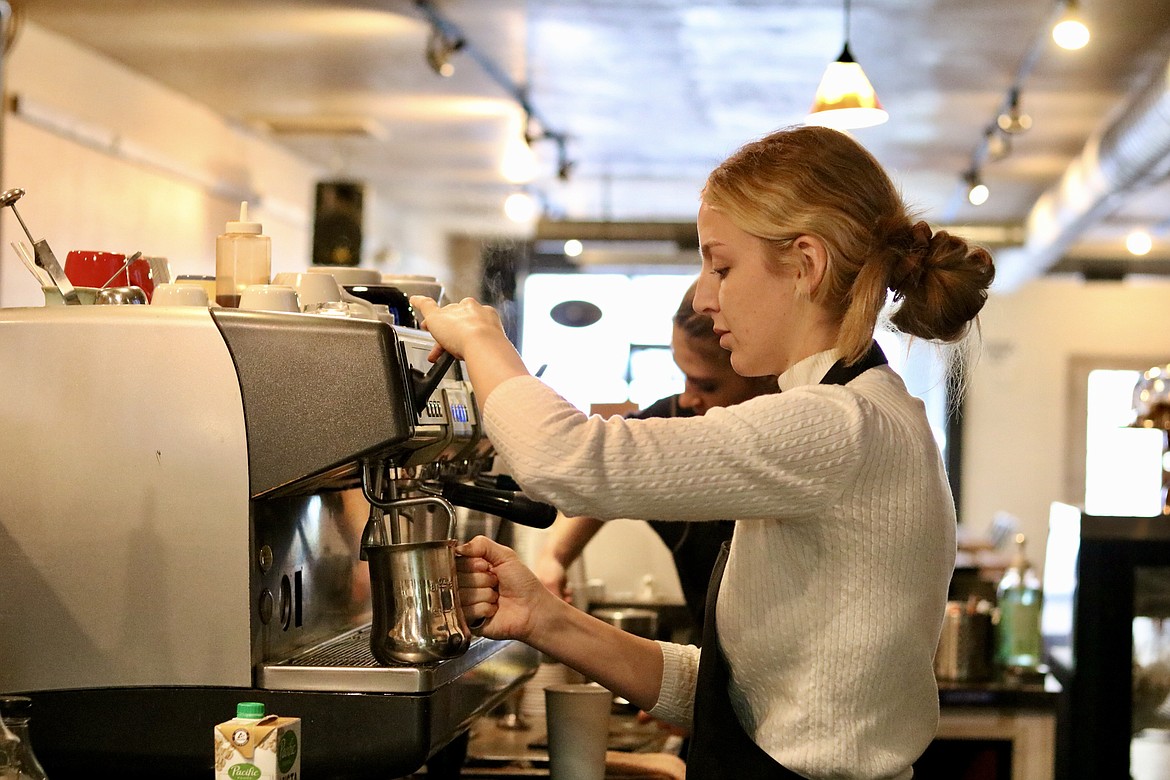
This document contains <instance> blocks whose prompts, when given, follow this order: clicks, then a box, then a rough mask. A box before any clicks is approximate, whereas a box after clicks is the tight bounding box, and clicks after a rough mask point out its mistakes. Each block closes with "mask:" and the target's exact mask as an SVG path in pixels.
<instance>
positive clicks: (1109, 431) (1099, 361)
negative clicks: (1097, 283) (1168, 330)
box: [1065, 357, 1165, 517]
mask: <svg viewBox="0 0 1170 780" xmlns="http://www.w3.org/2000/svg"><path fill="white" fill-rule="evenodd" d="M1160 362H1161V361H1159V359H1157V358H1150V359H1143V358H1113V357H1076V358H1073V360H1072V362H1071V365H1070V370H1069V377H1070V383H1071V387H1070V397H1069V409H1070V412H1069V413H1070V417H1071V419H1070V424H1069V431H1070V441H1069V446H1068V455H1067V458H1068V459H1067V461H1066V467H1065V471H1066V474H1067V475H1068V476H1067V480H1066V485H1065V488H1066V493H1067V499H1066V500H1067V503H1070V504H1074V505H1080V506H1083V507H1084V508H1085V511H1086V512H1088V513H1089V514H1093V515H1107V516H1108V515H1116V516H1120V517H1127V516H1137V517H1142V516H1152V515H1157V514H1160V512H1161V507H1162V450H1163V440H1164V436H1165V434H1164V433H1163V432H1162V431H1161V430H1158V429H1141V428H1129V427H1127V426H1128V424H1129V423H1130V422H1131V421H1132V420H1133V389H1134V386H1135V385H1136V384H1137V381H1138V379H1139V378H1140V377H1141V374H1142V372H1143V371H1145V370H1146V369H1147V368H1149V367H1150V366H1153V365H1158V364H1159V363H1160Z"/></svg>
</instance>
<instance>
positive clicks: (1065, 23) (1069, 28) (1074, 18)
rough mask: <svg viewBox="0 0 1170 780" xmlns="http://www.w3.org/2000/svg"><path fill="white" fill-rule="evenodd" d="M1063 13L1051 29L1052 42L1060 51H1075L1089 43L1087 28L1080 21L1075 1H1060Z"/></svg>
mask: <svg viewBox="0 0 1170 780" xmlns="http://www.w3.org/2000/svg"><path fill="white" fill-rule="evenodd" d="M1060 4H1061V5H1063V6H1064V13H1062V14H1061V15H1060V19H1059V20H1058V21H1057V22H1056V24H1055V25H1053V27H1052V40H1054V41H1056V45H1057V46H1059V47H1060V48H1062V49H1069V50H1070V51H1075V50H1077V49H1083V48H1085V46H1086V45H1087V44H1088V43H1089V37H1090V36H1089V27H1088V25H1086V24H1085V22H1084V20H1082V19H1081V15H1080V9H1079V3H1077V0H1060Z"/></svg>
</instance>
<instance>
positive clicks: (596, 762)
mask: <svg viewBox="0 0 1170 780" xmlns="http://www.w3.org/2000/svg"><path fill="white" fill-rule="evenodd" d="M544 697H545V715H546V720H547V723H548V768H549V776H550V777H551V778H552V780H605V748H606V745H608V743H609V712H610V708H611V707H612V706H613V694H612V693H610V692H609V691H608V690H607V689H606V688H603V687H602V686H600V685H598V684H597V683H580V684H577V683H568V684H564V685H550V686H549V687H547V688H545V689H544Z"/></svg>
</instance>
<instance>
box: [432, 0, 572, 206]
mask: <svg viewBox="0 0 1170 780" xmlns="http://www.w3.org/2000/svg"><path fill="white" fill-rule="evenodd" d="M414 5H415V7H416V8H418V10H419V12H420V13H421V14H422V15H423V16H424V17H426V19H427V21H428V22H430V25H431V32H430V38H428V40H427V49H426V59H427V64H428V65H430V66H431V68H432V69H433V70H434V71H435V72H436V73H438V74H439V75H440V76H450V75H451V74H452V73H453V72H454V66H453V65H452V64H451V62H450V58H451V55H452V54H454V53H455V52H458V51H462V52H464V53H465V54H466V56H468V57H471V58H472V59H473V60H475V62H476V63H477V64H478V65H479V66H480V67H481V68H482V69H483V72H484V73H485V74H487V76H488V77H489V78H491V79H492V80H493V81H494V82H496V84H498V85H499V86H500V87H502V88H503V89H504V90H506V91H507V93H508V95H509V97H511V98H512V99H513V100H515V101H516V104H517V105H518V106H519V107H520V110H521V111H523V112H524V128H523V139H522V142H521V143H522V145H523V144H526V145H527V146H531V145H532V144H533V143H534V142H536V141H544V140H551V141H554V142H555V143H556V145H557V177H558V178H559V179H561V180H567V179H568V178H569V176H570V175H571V173H572V171H573V165H574V164H573V162H572V161H571V160H569V158H568V152H567V150H566V142H567V138H568V137H567V136H566V135H565V134H564V133H559V132H555V131H554V130H552V129H551V126H550V125H549V123H548V122H547V121H545V119H544V117H542V116H541V115H540V114H539V113H538V112H537V110H536V108H535V107H534V106H533V105H532V103H531V101H529V99H528V91H527V89H526V88H525V87H523V86H521V85H519V84H517V83H516V82H515V81H513V80H512V77H511V76H510V75H509V74H508V73H507V72H506V71H505V70H504V69H503V68H501V67H500V66H499V65H498V64H496V63H495V62H493V61H492V60H491V59H490V58H488V57H487V55H485V54H484V53H483V52H482V51H481V50H480V49H479V48H478V47H477V46H475V45H473V43H472V42H471V41H469V40H468V39H467V38H466V36H464V34H463V32H462V31H461V30H460V29H459V27H457V26H456V25H455V24H454V23H453V22H452V21H450V20H449V19H447V18H446V17H444V16H443V14H442V13H441V12H440V11H439V9H438V8H437V7H436V6H435V4H434V2H432V0H414ZM514 194H516V195H518V196H519V197H515V198H513V199H512V210H513V211H514V212H515V213H517V214H520V215H523V213H524V212H525V207H524V205H523V203H524V198H525V197H527V198H528V199H529V200H531V199H532V195H531V194H530V193H527V192H525V193H522V194H521V193H514ZM517 204H520V205H517ZM542 209H543V210H544V211H546V212H547V211H548V204H544V205H543V207H542ZM521 221H524V220H523V219H521Z"/></svg>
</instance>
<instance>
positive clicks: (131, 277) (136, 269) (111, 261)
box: [65, 249, 154, 300]
mask: <svg viewBox="0 0 1170 780" xmlns="http://www.w3.org/2000/svg"><path fill="white" fill-rule="evenodd" d="M125 264H126V255H124V254H120V253H118V252H98V251H95V250H81V249H75V250H73V251H72V252H70V253H69V254H67V255H66V256H65V276H67V277H69V281H70V282H72V283H73V284H74V285H75V286H77V287H99V288H100V287H127V286H129V285H134V286H135V287H141V288H142V291H143V292H145V293H146V299H147V300H150V298H151V296H152V295H153V294H154V278H153V277H152V275H151V272H150V262H149V261H147V260H146V258H142V257H140V258H138V259H137V260H135V261H134V262H133V263H131V264H130V267H129V268H128V269H126V270H123V269H122V266H124V265H125Z"/></svg>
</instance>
